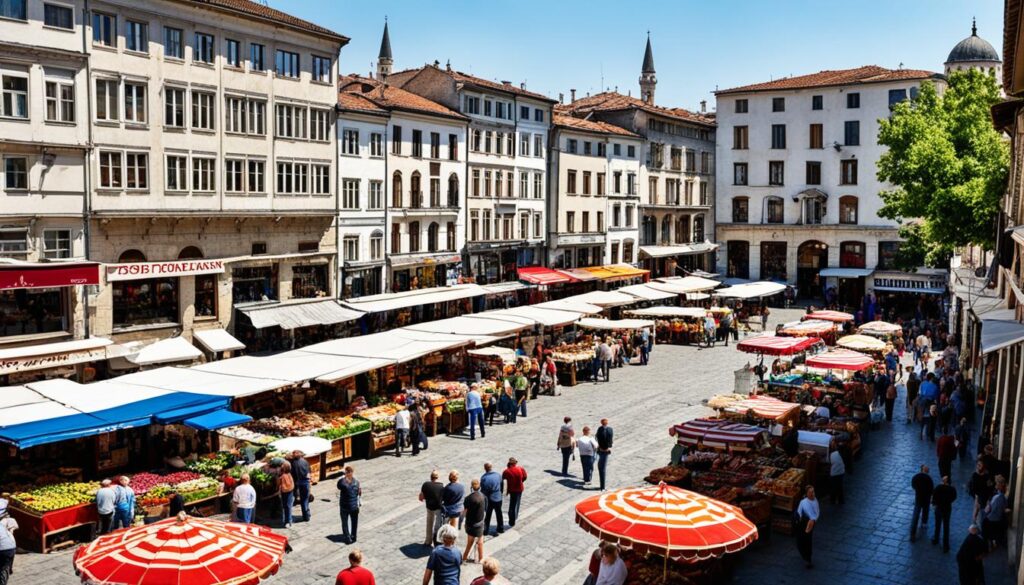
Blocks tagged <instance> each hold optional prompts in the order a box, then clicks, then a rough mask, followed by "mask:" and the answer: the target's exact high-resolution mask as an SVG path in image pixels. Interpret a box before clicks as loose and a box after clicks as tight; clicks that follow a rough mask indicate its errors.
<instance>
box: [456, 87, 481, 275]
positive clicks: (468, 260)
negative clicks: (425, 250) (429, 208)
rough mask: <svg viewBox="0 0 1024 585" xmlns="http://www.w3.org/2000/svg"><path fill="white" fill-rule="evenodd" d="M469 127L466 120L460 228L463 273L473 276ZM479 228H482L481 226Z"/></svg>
mask: <svg viewBox="0 0 1024 585" xmlns="http://www.w3.org/2000/svg"><path fill="white" fill-rule="evenodd" d="M459 103H462V100H459ZM466 117H467V118H469V116H468V115H466ZM469 125H470V120H466V148H464V149H463V150H464V151H466V152H465V157H466V164H465V165H464V166H465V169H466V170H465V173H464V176H463V179H462V182H463V183H464V184H465V187H464V189H465V193H466V196H465V197H463V198H462V200H463V201H464V204H463V205H462V212H461V213H464V215H463V217H464V218H465V219H464V221H463V222H462V228H463V229H464V230H465V233H466V239H465V244H464V246H463V250H465V256H466V257H465V258H464V259H463V261H462V265H463V266H464V267H465V269H466V270H465V271H466V274H467V275H468V274H473V257H472V256H471V255H470V253H469V189H470V181H471V180H472V178H471V177H470V171H469V151H470V147H471V144H472V140H473V138H472V136H471V135H470V132H471V130H470V128H469ZM482 221H483V220H482V219H481V222H482ZM481 227H482V225H481ZM473 280H474V281H475V280H476V275H475V274H474V278H473Z"/></svg>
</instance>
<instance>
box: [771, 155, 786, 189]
mask: <svg viewBox="0 0 1024 585" xmlns="http://www.w3.org/2000/svg"><path fill="white" fill-rule="evenodd" d="M768 184H769V185H784V184H786V163H785V161H781V160H773V161H768Z"/></svg>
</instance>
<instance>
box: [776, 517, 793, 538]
mask: <svg viewBox="0 0 1024 585" xmlns="http://www.w3.org/2000/svg"><path fill="white" fill-rule="evenodd" d="M772 532H778V533H780V534H785V535H790V536H791V535H792V534H793V515H792V514H772Z"/></svg>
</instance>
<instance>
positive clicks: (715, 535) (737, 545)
mask: <svg viewBox="0 0 1024 585" xmlns="http://www.w3.org/2000/svg"><path fill="white" fill-rule="evenodd" d="M576 523H577V524H579V525H580V527H581V528H583V529H584V530H586V531H587V532H589V533H591V534H593V535H594V536H597V537H598V538H600V539H602V540H605V541H608V542H614V543H618V544H619V545H620V546H622V547H623V548H631V549H633V550H636V551H637V552H639V553H641V554H648V553H653V554H658V555H662V556H664V557H665V558H666V559H669V558H671V559H676V560H684V561H698V560H704V559H709V558H712V557H719V556H722V555H724V554H726V553H732V552H736V551H739V550H742V549H744V548H746V547H747V545H749V544H750V543H752V542H754V541H755V540H757V527H755V526H754V525H753V524H752V523H751V522H750V521H749V520H747V519H746V517H745V516H744V515H743V511H742V510H740V509H739V508H737V507H736V506H732V505H729V504H726V503H724V502H720V501H718V500H713V499H711V498H708V497H705V496H702V495H700V494H698V493H695V492H691V491H687V490H684V489H679V488H677V487H672V486H669V485H666V484H664V483H662V484H660V485H657V486H645V487H635V488H625V489H620V490H616V491H612V492H605V493H602V494H599V495H596V496H591V497H589V498H587V499H585V500H583V501H582V502H580V503H578V504H576Z"/></svg>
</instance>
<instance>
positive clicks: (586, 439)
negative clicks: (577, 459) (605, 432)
mask: <svg viewBox="0 0 1024 585" xmlns="http://www.w3.org/2000/svg"><path fill="white" fill-rule="evenodd" d="M576 448H577V449H579V450H580V456H581V457H583V456H590V457H593V456H594V453H596V452H597V441H596V440H595V439H594V437H592V436H590V435H583V436H582V437H580V438H579V439H576Z"/></svg>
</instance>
